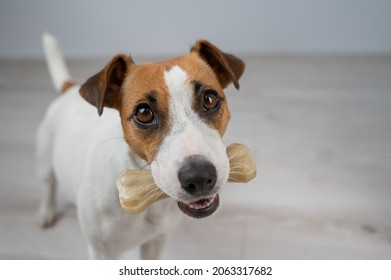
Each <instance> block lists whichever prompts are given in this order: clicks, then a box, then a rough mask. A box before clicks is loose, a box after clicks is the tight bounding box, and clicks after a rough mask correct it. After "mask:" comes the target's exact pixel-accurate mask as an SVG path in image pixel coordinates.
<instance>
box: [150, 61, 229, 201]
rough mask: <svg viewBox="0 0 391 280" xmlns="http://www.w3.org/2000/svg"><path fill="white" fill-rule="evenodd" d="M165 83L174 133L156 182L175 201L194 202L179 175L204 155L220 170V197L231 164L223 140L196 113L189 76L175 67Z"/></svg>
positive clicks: (158, 162)
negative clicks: (190, 161)
mask: <svg viewBox="0 0 391 280" xmlns="http://www.w3.org/2000/svg"><path fill="white" fill-rule="evenodd" d="M164 79H165V82H166V85H167V88H168V91H169V94H170V99H169V100H170V101H169V102H170V103H169V104H170V108H169V112H170V118H171V122H172V123H171V127H172V129H171V131H170V132H169V134H168V135H167V136H166V137H165V138H164V140H163V142H162V144H161V146H160V148H159V151H158V153H157V156H156V159H155V160H154V161H153V162H152V174H153V177H154V180H155V182H156V183H157V185H158V186H159V187H160V188H161V189H162V190H163V191H164V192H165V193H167V194H169V195H170V196H171V197H174V198H175V199H177V200H180V201H191V200H194V198H192V197H191V196H190V195H189V194H188V193H187V192H186V191H184V190H183V188H181V185H180V183H179V180H178V176H177V174H178V170H179V168H180V166H181V164H182V161H183V159H184V158H186V157H187V156H190V155H202V156H205V157H206V158H207V159H208V160H209V161H210V162H211V163H212V164H213V165H214V166H215V167H216V170H217V181H216V186H215V188H214V190H213V193H217V192H218V191H219V190H220V189H221V188H222V187H223V185H224V184H225V183H226V182H227V180H228V174H229V162H228V159H227V154H226V148H225V145H224V144H223V142H222V140H221V136H220V135H219V134H218V132H217V131H216V130H215V129H212V128H211V127H209V126H208V125H207V124H206V123H205V122H204V121H202V120H201V119H200V117H199V116H198V115H197V114H196V113H195V112H194V110H193V108H192V104H193V98H194V96H193V95H194V94H193V90H192V89H191V86H190V81H189V80H188V75H187V74H186V72H185V71H184V70H183V69H181V68H180V67H179V66H174V67H172V68H171V69H170V70H169V71H166V72H165V74H164ZM198 199H199V198H198Z"/></svg>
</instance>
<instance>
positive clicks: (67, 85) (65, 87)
mask: <svg viewBox="0 0 391 280" xmlns="http://www.w3.org/2000/svg"><path fill="white" fill-rule="evenodd" d="M75 84H76V83H75V82H74V81H71V80H66V81H65V82H64V83H63V84H62V86H61V90H60V93H61V94H64V93H65V92H67V91H68V89H70V88H71V87H73V86H74V85H75Z"/></svg>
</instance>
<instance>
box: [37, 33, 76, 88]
mask: <svg viewBox="0 0 391 280" xmlns="http://www.w3.org/2000/svg"><path fill="white" fill-rule="evenodd" d="M42 45H43V50H44V53H45V58H46V63H47V66H48V69H49V74H50V76H51V78H52V81H53V85H54V88H55V89H56V90H57V92H60V90H61V87H62V85H63V84H64V82H65V81H70V80H72V78H71V76H70V75H69V72H68V69H67V67H66V64H65V61H64V58H63V56H62V54H61V50H60V48H59V47H58V44H57V40H56V39H55V38H54V37H53V36H52V35H50V34H49V33H44V34H43V35H42Z"/></svg>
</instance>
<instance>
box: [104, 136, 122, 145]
mask: <svg viewBox="0 0 391 280" xmlns="http://www.w3.org/2000/svg"><path fill="white" fill-rule="evenodd" d="M114 140H125V137H124V136H121V137H115V138H110V139H107V140H106V141H103V142H102V143H101V145H103V144H106V143H107V142H111V141H114Z"/></svg>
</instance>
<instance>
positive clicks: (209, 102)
mask: <svg viewBox="0 0 391 280" xmlns="http://www.w3.org/2000/svg"><path fill="white" fill-rule="evenodd" d="M202 106H203V107H204V109H205V110H207V111H209V110H213V109H217V108H218V107H219V106H220V98H219V96H218V95H217V93H216V92H215V91H214V90H206V91H204V93H203V95H202Z"/></svg>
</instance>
